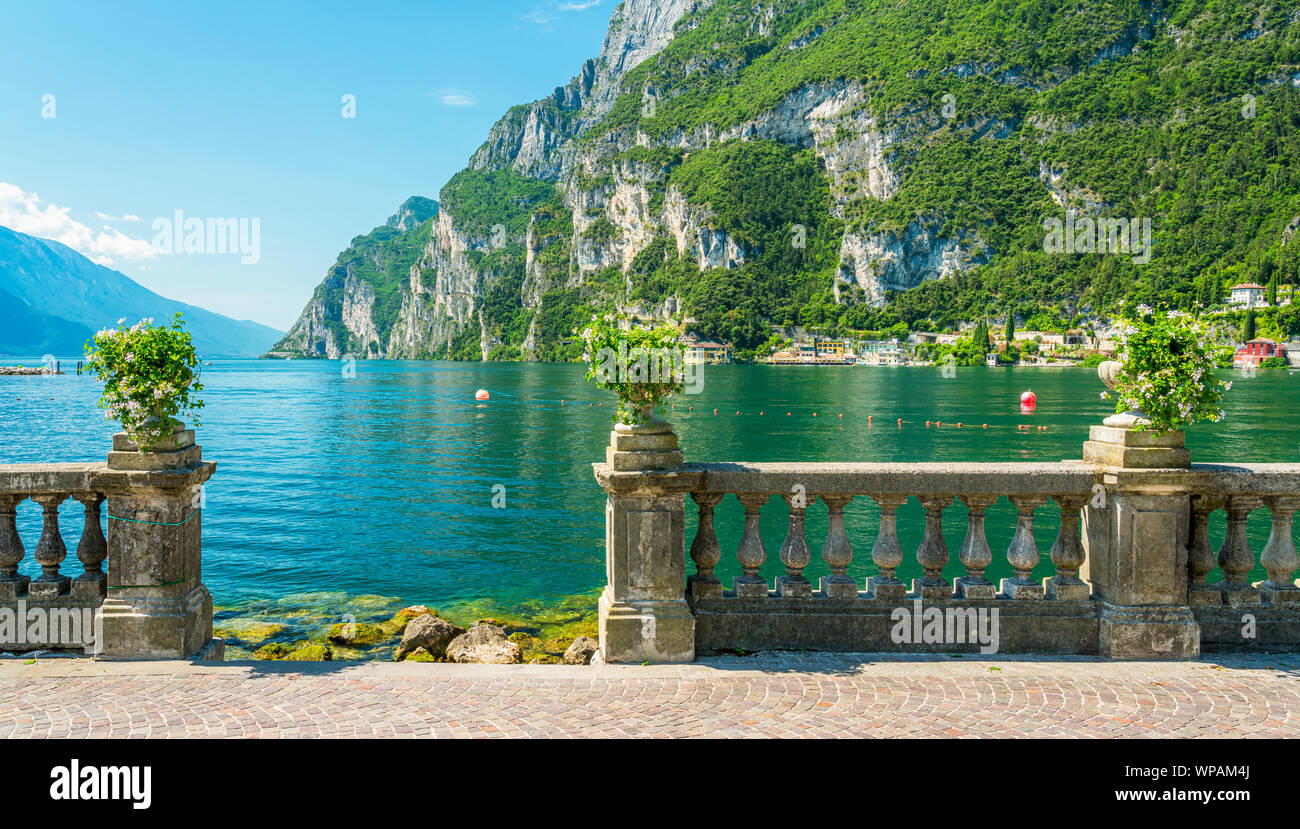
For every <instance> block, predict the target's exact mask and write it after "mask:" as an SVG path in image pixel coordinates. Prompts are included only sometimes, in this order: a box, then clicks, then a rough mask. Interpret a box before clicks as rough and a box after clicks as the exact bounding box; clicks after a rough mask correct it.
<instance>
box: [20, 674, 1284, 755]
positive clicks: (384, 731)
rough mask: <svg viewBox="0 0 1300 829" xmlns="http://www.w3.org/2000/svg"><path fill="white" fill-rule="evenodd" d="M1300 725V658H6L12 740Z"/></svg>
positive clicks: (1114, 732) (1120, 733)
mask: <svg viewBox="0 0 1300 829" xmlns="http://www.w3.org/2000/svg"><path fill="white" fill-rule="evenodd" d="M1013 735H1014V736H1078V737H1099V736H1104V737H1131V736H1138V737H1171V736H1189V737H1190V736H1206V737H1217V738H1231V739H1239V738H1242V737H1265V736H1274V737H1276V736H1285V737H1298V736H1300V654H1288V655H1265V654H1260V655H1249V656H1223V655H1218V656H1216V657H1215V658H1214V659H1212V660H1211V659H1206V660H1203V661H1197V662H1172V663H1171V662H1153V663H1143V662H1107V661H1101V660H1096V659H1088V658H1083V657H1064V658H1063V657H999V658H990V659H971V658H969V657H967V658H962V659H952V658H949V657H946V656H913V657H903V656H899V655H887V654H812V653H772V654H756V655H753V656H747V657H743V658H741V657H714V658H707V659H702V660H700V661H699V662H697V663H694V664H690V665H648V666H640V665H598V666H587V665H583V666H562V665H449V664H430V663H396V664H381V663H357V664H353V665H340V664H338V663H320V664H316V663H302V664H299V665H289V666H286V665H285V664H284V663H274V664H268V663H265V662H259V663H238V662H227V663H221V664H219V665H213V664H211V663H209V664H205V665H199V664H191V663H180V662H168V663H96V662H91V661H88V660H77V661H73V660H52V661H45V660H38V662H37V663H35V664H31V665H27V664H22V663H18V662H16V661H8V662H5V663H3V664H0V737H20V738H26V737H86V736H89V737H231V738H248V737H366V736H402V737H407V736H418V737H430V736H432V737H520V736H525V737H621V736H636V737H645V736H651V737H678V736H698V737H718V736H735V737H755V736H782V737H790V736H799V737H845V736H852V737H954V738H962V737H1001V736H1013Z"/></svg>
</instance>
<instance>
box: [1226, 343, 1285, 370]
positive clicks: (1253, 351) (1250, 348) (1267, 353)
mask: <svg viewBox="0 0 1300 829" xmlns="http://www.w3.org/2000/svg"><path fill="white" fill-rule="evenodd" d="M1269 357H1281V358H1282V359H1287V354H1286V350H1285V349H1283V347H1282V344H1281V343H1278V342H1276V341H1274V340H1266V339H1264V338H1263V337H1256V338H1255V339H1253V340H1250V341H1249V342H1245V343H1242V344H1241V346H1240V347H1239V348H1238V349H1237V353H1236V354H1234V355H1233V357H1232V367H1233V368H1243V367H1245V366H1259V364H1260V363H1262V362H1264V361H1265V360H1267V359H1268V358H1269Z"/></svg>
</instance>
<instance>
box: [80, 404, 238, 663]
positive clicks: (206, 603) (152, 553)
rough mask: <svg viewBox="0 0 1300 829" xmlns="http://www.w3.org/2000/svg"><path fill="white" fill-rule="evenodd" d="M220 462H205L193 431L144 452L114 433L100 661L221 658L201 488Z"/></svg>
mask: <svg viewBox="0 0 1300 829" xmlns="http://www.w3.org/2000/svg"><path fill="white" fill-rule="evenodd" d="M215 469H216V464H215V463H213V462H211V461H204V460H203V459H202V450H201V448H200V447H199V446H198V445H196V444H195V443H194V432H193V431H192V430H188V429H180V430H177V431H176V433H175V435H173V437H171V438H169V439H168V440H166V441H164V442H163V443H161V444H159V445H158V446H156V447H154V449H153V450H152V451H149V452H141V451H139V449H138V447H136V446H135V445H134V444H133V443H132V442H131V440H130V438H129V437H128V436H127V435H126V434H124V433H120V432H119V433H118V434H116V435H114V436H113V451H111V452H109V454H108V470H107V471H106V472H103V473H100V474H98V475H96V477H95V480H94V483H95V486H96V488H97V489H98V490H100V491H103V492H105V493H107V495H108V500H107V502H106V504H105V505H104V506H105V512H106V513H107V514H108V519H107V520H108V538H107V546H108V584H107V598H106V599H105V600H104V603H103V605H102V606H101V614H102V623H103V624H102V628H101V632H102V639H101V641H100V642H99V643H98V650H97V652H96V658H99V659H110V660H114V659H190V658H203V659H220V658H221V657H222V653H223V651H224V646H223V643H222V642H221V640H214V639H213V638H212V596H211V595H210V594H209V593H208V589H207V587H206V586H204V584H203V579H202V549H201V538H202V523H201V522H202V515H200V509H199V507H200V503H201V502H200V498H199V491H200V490H199V488H200V487H201V486H202V485H203V483H204V482H205V481H206V480H207V479H208V478H210V477H211V476H212V473H213V471H214V470H215Z"/></svg>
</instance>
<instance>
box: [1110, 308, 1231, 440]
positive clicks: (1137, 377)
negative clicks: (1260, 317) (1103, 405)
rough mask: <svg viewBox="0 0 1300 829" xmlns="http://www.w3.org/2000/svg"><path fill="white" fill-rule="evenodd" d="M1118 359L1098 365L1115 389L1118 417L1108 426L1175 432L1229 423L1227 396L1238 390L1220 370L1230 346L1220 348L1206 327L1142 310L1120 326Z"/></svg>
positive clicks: (1184, 316) (1177, 315) (1180, 314)
mask: <svg viewBox="0 0 1300 829" xmlns="http://www.w3.org/2000/svg"><path fill="white" fill-rule="evenodd" d="M1115 338H1116V349H1115V354H1116V357H1118V359H1117V360H1108V361H1106V362H1104V363H1102V364H1101V365H1100V366H1098V370H1097V373H1098V375H1099V376H1100V377H1101V379H1102V382H1104V383H1105V384H1106V385H1107V386H1108V387H1109V388H1110V389H1111V390H1112V393H1111V394H1108V393H1106V392H1102V397H1108V398H1110V397H1113V399H1114V400H1115V411H1116V412H1117V413H1122V414H1117V415H1116V416H1113V417H1109V418H1107V419H1106V423H1107V425H1115V426H1124V427H1127V428H1131V429H1134V430H1138V431H1154V432H1172V431H1176V430H1179V429H1182V428H1183V427H1184V426H1187V425H1190V424H1192V423H1195V422H1196V421H1199V420H1209V421H1219V420H1222V419H1223V409H1222V408H1220V406H1221V404H1222V402H1223V393H1224V392H1225V391H1227V390H1228V389H1230V388H1232V383H1230V382H1225V381H1224V380H1222V379H1221V378H1220V377H1219V376H1218V375H1217V374H1216V373H1215V368H1216V367H1217V363H1218V360H1219V358H1220V357H1221V355H1222V352H1223V351H1224V347H1222V346H1218V345H1215V344H1214V342H1213V338H1212V337H1211V336H1210V333H1209V330H1208V329H1207V327H1206V325H1205V323H1203V322H1201V321H1200V320H1197V319H1196V318H1195V317H1193V316H1192V315H1191V314H1188V313H1186V312H1184V311H1176V310H1159V311H1157V310H1153V309H1151V308H1149V307H1147V306H1146V305H1139V306H1137V313H1136V315H1135V316H1134V317H1133V318H1132V319H1127V320H1123V321H1121V322H1120V323H1119V324H1118V325H1116V327H1115Z"/></svg>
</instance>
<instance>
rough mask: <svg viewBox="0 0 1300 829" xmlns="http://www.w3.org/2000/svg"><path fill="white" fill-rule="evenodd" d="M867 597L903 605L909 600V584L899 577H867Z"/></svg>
mask: <svg viewBox="0 0 1300 829" xmlns="http://www.w3.org/2000/svg"><path fill="white" fill-rule="evenodd" d="M867 598H868V599H869V600H871V601H873V602H885V603H886V604H892V605H897V606H900V607H901V606H902V605H903V604H905V603H906V602H907V585H906V584H903V583H902V582H901V581H899V580H898V579H894V578H884V577H881V576H871V577H870V578H868V579H867Z"/></svg>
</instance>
